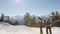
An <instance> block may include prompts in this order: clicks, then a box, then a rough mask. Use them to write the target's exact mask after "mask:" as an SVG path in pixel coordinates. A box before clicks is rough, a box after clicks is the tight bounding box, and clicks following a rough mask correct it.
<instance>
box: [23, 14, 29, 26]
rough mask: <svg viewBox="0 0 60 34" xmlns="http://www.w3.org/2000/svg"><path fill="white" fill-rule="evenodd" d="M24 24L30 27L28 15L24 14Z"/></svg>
mask: <svg viewBox="0 0 60 34" xmlns="http://www.w3.org/2000/svg"><path fill="white" fill-rule="evenodd" d="M24 24H25V25H27V26H30V14H29V13H26V15H24Z"/></svg>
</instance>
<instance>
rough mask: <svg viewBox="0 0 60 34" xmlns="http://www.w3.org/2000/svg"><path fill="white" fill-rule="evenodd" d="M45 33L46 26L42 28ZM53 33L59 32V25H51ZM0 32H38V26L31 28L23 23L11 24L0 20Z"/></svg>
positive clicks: (11, 33) (6, 33)
mask: <svg viewBox="0 0 60 34" xmlns="http://www.w3.org/2000/svg"><path fill="white" fill-rule="evenodd" d="M43 32H44V33H43V34H46V28H43ZM52 33H53V34H60V27H52ZM0 34H40V28H32V27H27V26H24V25H16V26H12V25H10V24H8V23H4V22H0Z"/></svg>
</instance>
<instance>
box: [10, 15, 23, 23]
mask: <svg viewBox="0 0 60 34" xmlns="http://www.w3.org/2000/svg"><path fill="white" fill-rule="evenodd" d="M10 20H12V21H16V20H17V21H18V23H19V24H23V16H21V15H17V16H14V17H11V19H10Z"/></svg>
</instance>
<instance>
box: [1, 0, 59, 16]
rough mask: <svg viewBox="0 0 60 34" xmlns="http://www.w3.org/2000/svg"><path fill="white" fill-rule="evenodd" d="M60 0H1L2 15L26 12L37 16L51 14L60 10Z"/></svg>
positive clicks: (23, 13)
mask: <svg viewBox="0 0 60 34" xmlns="http://www.w3.org/2000/svg"><path fill="white" fill-rule="evenodd" d="M59 3H60V0H0V15H1V14H2V13H4V15H6V16H10V17H12V16H16V15H21V16H23V15H25V13H26V12H28V13H30V14H31V15H35V16H42V15H49V14H50V13H51V12H53V11H54V12H55V11H58V12H60V4H59Z"/></svg>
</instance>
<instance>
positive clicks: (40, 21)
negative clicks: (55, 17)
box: [38, 17, 43, 34]
mask: <svg viewBox="0 0 60 34" xmlns="http://www.w3.org/2000/svg"><path fill="white" fill-rule="evenodd" d="M38 18H39V23H40V34H43V31H42V19H41V18H40V17H38Z"/></svg>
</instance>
